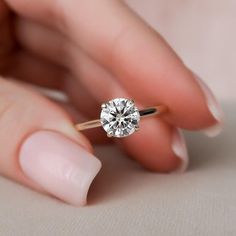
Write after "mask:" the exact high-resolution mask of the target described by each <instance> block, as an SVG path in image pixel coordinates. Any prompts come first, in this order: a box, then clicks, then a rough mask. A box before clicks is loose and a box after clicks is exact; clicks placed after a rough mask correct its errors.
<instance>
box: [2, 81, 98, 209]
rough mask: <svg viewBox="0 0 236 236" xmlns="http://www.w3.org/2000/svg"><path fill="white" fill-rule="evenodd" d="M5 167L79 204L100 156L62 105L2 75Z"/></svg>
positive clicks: (12, 175)
mask: <svg viewBox="0 0 236 236" xmlns="http://www.w3.org/2000/svg"><path fill="white" fill-rule="evenodd" d="M0 96H1V102H0V113H1V117H0V129H1V132H0V143H1V150H0V173H1V174H2V175H4V176H7V177H9V178H11V179H14V180H16V181H18V182H20V183H22V184H25V185H27V186H30V187H33V188H35V189H40V190H42V191H45V192H47V193H50V194H52V195H53V196H55V197H57V198H59V199H61V200H64V201H66V202H68V203H71V204H74V205H83V204H85V203H86V196H87V192H88V188H89V186H90V184H91V182H92V180H93V179H94V177H95V176H96V174H97V172H98V171H99V169H100V167H101V164H100V161H99V160H98V159H97V158H95V157H94V156H93V155H92V154H91V146H90V144H89V142H88V140H87V139H86V138H85V137H84V136H83V135H82V134H79V133H77V132H76V131H75V130H74V128H73V124H72V123H71V120H70V119H69V118H68V116H67V115H66V114H65V113H64V111H63V110H61V109H60V108H59V107H58V106H57V105H55V104H53V103H51V102H50V101H49V100H47V99H45V98H43V97H41V96H40V95H38V94H37V93H33V92H32V91H31V90H29V89H27V88H22V87H21V86H20V85H16V84H13V83H11V82H8V81H6V80H4V79H2V78H1V79H0Z"/></svg>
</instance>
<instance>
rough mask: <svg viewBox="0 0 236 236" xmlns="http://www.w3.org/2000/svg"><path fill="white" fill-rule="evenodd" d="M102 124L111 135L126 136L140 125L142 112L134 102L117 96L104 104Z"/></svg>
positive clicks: (108, 134)
mask: <svg viewBox="0 0 236 236" xmlns="http://www.w3.org/2000/svg"><path fill="white" fill-rule="evenodd" d="M100 118H101V124H102V127H103V129H104V130H105V131H106V132H107V136H109V137H117V138H121V137H126V136H129V135H131V134H132V133H133V132H134V131H136V130H137V129H138V127H139V120H140V114H139V111H138V108H137V107H136V106H135V104H134V102H133V101H132V100H129V99H125V98H116V99H114V100H111V101H109V102H107V103H104V104H103V105H102V111H101V116H100Z"/></svg>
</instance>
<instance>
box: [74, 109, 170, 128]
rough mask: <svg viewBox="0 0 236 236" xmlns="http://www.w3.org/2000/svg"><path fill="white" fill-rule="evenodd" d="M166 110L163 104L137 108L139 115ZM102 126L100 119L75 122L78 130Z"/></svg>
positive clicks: (143, 115)
mask: <svg viewBox="0 0 236 236" xmlns="http://www.w3.org/2000/svg"><path fill="white" fill-rule="evenodd" d="M166 111H167V107H166V106H165V105H159V106H155V107H149V108H145V109H142V110H139V114H140V116H141V117H147V116H154V115H161V114H163V113H165V112H166ZM100 126H102V124H101V121H100V119H97V120H91V121H87V122H84V123H80V124H76V125H75V128H76V129H77V130H78V131H82V130H86V129H92V128H97V127H100Z"/></svg>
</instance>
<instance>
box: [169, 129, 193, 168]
mask: <svg viewBox="0 0 236 236" xmlns="http://www.w3.org/2000/svg"><path fill="white" fill-rule="evenodd" d="M172 135H173V136H172V150H173V152H174V154H175V155H176V156H177V157H178V158H180V160H181V163H180V166H179V168H178V169H177V170H175V171H174V172H184V171H186V169H187V168H188V163H189V157H188V151H187V146H186V143H185V139H184V136H183V133H182V131H181V130H180V129H175V130H174V132H173V134H172Z"/></svg>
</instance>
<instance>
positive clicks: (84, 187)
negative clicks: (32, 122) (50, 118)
mask: <svg viewBox="0 0 236 236" xmlns="http://www.w3.org/2000/svg"><path fill="white" fill-rule="evenodd" d="M19 161H20V166H21V168H22V170H23V172H24V174H25V175H26V176H28V178H30V179H32V180H33V181H35V182H36V183H37V184H39V185H40V186H41V187H42V188H44V189H45V190H46V191H47V192H48V193H50V194H52V195H54V196H55V197H57V198H59V199H61V200H63V201H65V202H68V203H70V204H72V205H76V206H82V205H85V204H86V199H87V193H88V190H89V187H90V185H91V183H92V181H93V179H94V178H95V176H96V175H97V173H98V172H99V170H100V168H101V162H100V161H99V160H98V159H97V158H96V157H94V156H93V155H92V154H91V153H89V152H87V151H86V150H85V149H84V148H83V147H82V146H80V145H78V144H77V143H75V142H74V141H71V140H70V139H69V138H66V137H65V136H63V135H62V134H59V133H56V132H52V131H38V132H36V133H34V134H32V135H31V136H29V137H28V138H27V139H26V140H25V142H24V143H23V144H22V146H21V149H20V155H19Z"/></svg>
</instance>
